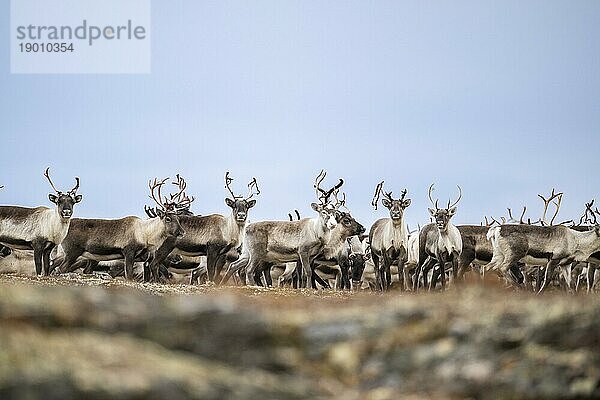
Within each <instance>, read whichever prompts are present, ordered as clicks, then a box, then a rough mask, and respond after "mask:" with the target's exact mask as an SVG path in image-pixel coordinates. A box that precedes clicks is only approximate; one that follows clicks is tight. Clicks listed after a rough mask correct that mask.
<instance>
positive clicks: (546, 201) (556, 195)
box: [538, 188, 563, 225]
mask: <svg viewBox="0 0 600 400" xmlns="http://www.w3.org/2000/svg"><path fill="white" fill-rule="evenodd" d="M555 192H556V190H555V189H554V188H552V193H550V197H548V198H547V199H546V198H544V196H542V195H541V194H538V197H539V198H540V199H542V201H543V202H544V212H543V213H542V218H541V219H540V221H539V222H541V224H542V225H548V222H547V219H546V214H547V213H548V206H550V203H551V202H552V200H554V199H556V198H558V203H556V202H554V203H553V204H554V205H555V206H556V207H557V208H556V212H555V213H554V216H553V217H552V220H551V221H550V225H552V223H553V222H554V219H555V218H556V215H557V214H558V209H559V208H560V203H561V201H562V195H563V194H562V193H555Z"/></svg>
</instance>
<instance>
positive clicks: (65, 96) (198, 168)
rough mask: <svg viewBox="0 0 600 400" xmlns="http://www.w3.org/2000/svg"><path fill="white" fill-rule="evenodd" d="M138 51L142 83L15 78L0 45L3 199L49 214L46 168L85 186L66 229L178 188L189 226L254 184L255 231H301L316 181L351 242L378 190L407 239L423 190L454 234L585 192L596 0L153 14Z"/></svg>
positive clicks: (568, 213) (598, 99)
mask: <svg viewBox="0 0 600 400" xmlns="http://www.w3.org/2000/svg"><path fill="white" fill-rule="evenodd" d="M9 15H10V14H9V1H8V0H0V35H1V36H2V37H4V38H7V37H8V35H9V34H10V32H9V26H10V23H9V22H10V21H9ZM151 38H152V73H151V74H147V75H13V74H10V60H9V40H8V39H5V40H0V135H1V138H2V142H1V143H2V146H0V185H4V186H5V188H4V189H2V191H0V203H2V204H18V205H24V206H37V205H50V203H49V202H48V200H47V194H48V192H49V189H50V187H49V185H48V184H47V182H46V181H45V179H44V177H43V171H44V169H45V167H46V166H50V167H51V173H52V176H53V177H54V181H55V183H56V184H57V185H59V186H60V187H61V188H65V189H68V188H70V187H71V186H72V185H73V177H74V176H75V175H78V176H79V177H80V178H81V189H80V193H81V194H83V196H84V197H83V202H82V203H81V204H80V205H78V206H77V207H76V209H75V215H76V216H79V217H112V218H116V217H121V216H125V215H131V214H134V215H140V216H141V215H143V206H144V204H149V199H148V198H147V194H148V191H147V182H148V179H150V178H152V177H154V176H159V177H165V176H173V177H174V176H175V174H176V173H181V174H183V176H185V177H186V178H187V180H188V188H189V189H188V191H189V194H191V195H194V196H195V197H196V201H195V202H194V204H193V207H192V209H193V210H194V211H195V212H197V213H201V214H208V213H214V212H218V213H226V212H229V209H228V208H227V206H226V205H225V203H224V197H225V195H226V191H225V190H224V188H223V175H224V173H225V171H227V170H229V171H231V174H232V176H233V177H234V178H235V179H236V180H235V182H234V187H236V188H238V190H242V189H243V191H244V192H245V191H246V186H245V185H246V183H247V182H248V181H249V180H250V179H251V177H252V176H256V177H257V179H258V181H259V184H260V186H261V190H262V194H261V196H259V197H258V198H257V200H258V203H257V205H256V207H255V208H254V209H252V210H251V213H250V218H251V220H253V221H256V220H262V219H287V213H288V212H290V211H292V210H293V209H294V208H298V209H299V210H300V212H301V214H302V215H303V216H312V215H314V212H312V210H311V209H310V206H309V204H310V202H311V201H314V191H313V189H312V183H313V181H314V178H315V176H316V175H317V173H318V172H319V170H320V169H322V168H324V169H326V170H327V171H328V172H329V177H328V181H329V182H331V183H333V182H334V181H335V180H336V179H337V178H338V177H343V178H344V179H345V180H346V185H345V187H344V189H345V191H346V193H347V197H348V205H349V207H350V209H351V210H352V213H353V215H354V216H355V217H356V218H357V219H358V220H359V221H360V222H362V223H363V224H364V225H365V226H370V224H371V223H372V222H373V221H374V220H375V219H377V218H380V217H383V216H386V215H387V212H386V211H385V209H384V208H383V207H380V208H379V210H378V211H373V210H372V208H371V207H370V202H371V197H372V195H373V191H374V188H375V185H376V184H377V182H379V181H380V180H382V179H385V181H386V188H387V190H393V191H394V193H399V192H400V190H401V189H403V188H405V187H406V188H408V190H409V197H410V198H412V200H413V202H412V205H411V206H410V208H409V209H408V210H407V211H406V217H407V220H408V222H409V223H410V224H411V227H414V226H416V224H417V223H425V222H427V221H428V214H427V206H428V200H427V188H428V187H429V185H430V184H431V183H432V182H435V183H436V184H437V191H436V193H437V194H438V195H439V196H440V199H441V200H442V202H444V203H445V202H446V200H447V198H448V197H449V196H450V197H454V196H456V185H457V184H460V185H461V186H462V188H463V193H464V195H463V200H462V202H461V203H460V204H459V210H458V213H457V215H456V217H455V221H454V222H455V223H457V224H458V223H477V224H478V223H479V222H480V221H481V220H482V219H483V216H484V215H486V214H487V215H491V214H494V215H496V216H499V215H501V214H505V208H506V207H507V206H511V207H513V208H515V209H519V208H520V207H521V206H522V205H524V204H527V205H529V208H530V209H531V210H532V211H531V214H530V215H532V217H535V218H538V217H539V211H540V208H541V207H540V204H541V202H540V201H539V199H537V197H536V194H537V193H543V192H546V193H547V192H549V191H550V189H551V188H552V187H553V186H554V187H556V188H557V189H559V190H562V191H564V192H565V197H564V199H563V208H562V212H561V214H560V215H561V217H559V219H568V218H572V217H578V216H579V215H580V214H581V212H582V211H583V203H584V201H588V200H589V199H591V198H593V197H597V196H598V186H599V185H598V184H599V183H600V179H599V178H598V171H599V169H600V168H599V167H600V163H599V161H598V154H597V150H598V149H599V148H600V136H599V133H600V40H599V38H600V2H598V1H577V2H572V1H526V2H523V1H502V2H496V1H494V2H491V1H448V2H438V1H421V0H419V1H410V2H407V1H369V2H365V1H327V2H322V1H287V0H285V1H281V0H277V1H275V0H274V1H247V0H245V1H196V0H194V1H191V0H187V1H183V0H182V1H177V2H172V1H157V0H154V1H152V24H151ZM599 201H600V199H599Z"/></svg>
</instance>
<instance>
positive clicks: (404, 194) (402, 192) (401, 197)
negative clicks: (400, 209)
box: [390, 189, 408, 201]
mask: <svg viewBox="0 0 600 400" xmlns="http://www.w3.org/2000/svg"><path fill="white" fill-rule="evenodd" d="M407 194H408V189H404V190H403V191H401V192H400V201H402V200H404V198H405V197H406V195H407ZM391 195H392V192H390V197H391Z"/></svg>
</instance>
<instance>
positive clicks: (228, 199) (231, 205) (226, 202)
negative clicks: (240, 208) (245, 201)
mask: <svg viewBox="0 0 600 400" xmlns="http://www.w3.org/2000/svg"><path fill="white" fill-rule="evenodd" d="M225 204H227V205H228V206H229V207H231V208H233V205H234V204H235V201H233V200H231V199H230V198H225Z"/></svg>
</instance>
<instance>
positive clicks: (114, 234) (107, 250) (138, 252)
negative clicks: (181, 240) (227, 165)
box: [54, 178, 187, 280]
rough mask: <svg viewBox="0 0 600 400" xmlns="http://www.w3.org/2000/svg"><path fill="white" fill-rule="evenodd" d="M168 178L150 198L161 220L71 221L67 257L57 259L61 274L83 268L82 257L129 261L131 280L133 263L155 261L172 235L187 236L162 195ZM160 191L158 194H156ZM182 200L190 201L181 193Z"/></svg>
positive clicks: (65, 243)
mask: <svg viewBox="0 0 600 400" xmlns="http://www.w3.org/2000/svg"><path fill="white" fill-rule="evenodd" d="M167 179H168V178H165V179H163V180H162V181H158V180H157V179H154V182H152V181H150V182H149V183H148V187H149V189H150V197H151V198H152V199H153V200H154V202H155V203H156V204H157V205H158V207H159V208H157V209H156V212H157V215H158V217H157V218H150V219H147V220H142V219H141V218H138V217H125V218H121V219H112V220H106V219H78V218H74V219H73V221H72V222H71V227H70V229H69V233H68V234H67V236H66V237H65V240H64V241H63V243H62V248H63V251H64V256H63V258H62V259H57V260H55V263H54V267H55V268H59V272H61V273H66V272H72V271H74V270H75V269H77V268H78V267H79V265H78V263H77V261H78V259H80V258H83V259H88V260H92V261H95V262H99V261H112V260H120V259H124V260H125V278H126V279H128V280H131V279H133V278H134V275H133V264H134V262H135V261H136V260H137V261H147V260H149V259H151V258H152V257H153V255H154V252H155V251H156V249H157V248H159V247H160V246H161V245H162V244H163V242H164V241H165V239H167V238H168V237H169V236H174V237H183V235H184V234H185V230H184V229H183V228H182V227H181V224H180V223H179V218H178V216H177V212H176V211H173V210H171V209H169V208H168V207H167V199H166V198H164V199H163V198H162V196H161V187H162V186H163V185H164V184H165V182H166V181H167ZM155 192H156V193H155ZM178 198H187V196H184V195H183V194H179V196H178Z"/></svg>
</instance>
